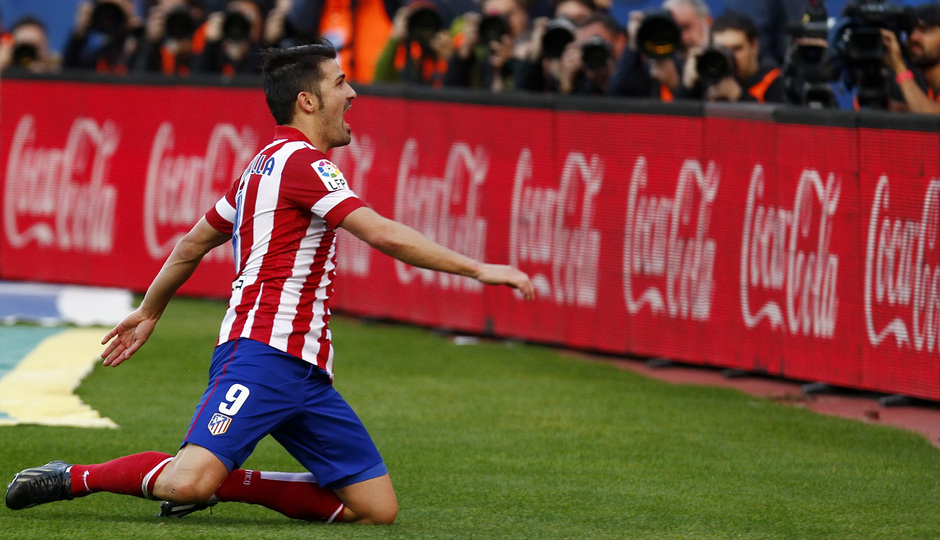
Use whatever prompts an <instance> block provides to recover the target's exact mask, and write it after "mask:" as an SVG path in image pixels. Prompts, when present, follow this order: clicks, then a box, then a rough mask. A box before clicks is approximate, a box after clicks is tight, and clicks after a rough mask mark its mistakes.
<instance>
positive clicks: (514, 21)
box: [444, 0, 529, 92]
mask: <svg viewBox="0 0 940 540" xmlns="http://www.w3.org/2000/svg"><path fill="white" fill-rule="evenodd" d="M525 1H526V0H483V6H482V13H475V12H468V13H465V14H464V15H462V16H461V17H459V18H458V20H457V21H455V23H454V30H455V31H456V33H457V36H456V38H455V40H456V41H455V48H454V52H453V54H451V57H450V60H449V61H448V63H447V73H446V75H445V77H444V85H445V86H460V87H466V88H484V89H489V90H491V91H493V92H499V91H502V90H507V89H510V88H512V87H513V86H514V85H513V82H512V73H513V66H512V64H511V60H512V59H513V57H514V54H515V52H516V51H515V47H516V45H517V42H518V41H519V40H520V38H521V37H522V36H524V35H525V33H526V32H527V30H528V29H529V14H528V11H527V5H526V4H525Z"/></svg>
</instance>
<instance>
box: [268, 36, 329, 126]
mask: <svg viewBox="0 0 940 540" xmlns="http://www.w3.org/2000/svg"><path fill="white" fill-rule="evenodd" d="M335 58H336V49H334V48H333V45H331V44H330V42H328V41H325V40H324V41H321V42H320V43H312V44H310V45H298V46H296V47H289V48H286V49H280V48H276V47H271V48H268V49H265V50H264V51H262V53H261V76H262V79H263V81H264V97H265V100H266V101H267V102H268V109H270V110H271V116H273V117H274V121H275V122H277V123H278V125H285V124H290V123H291V121H292V120H293V119H294V103H295V102H296V100H297V94H299V93H300V92H310V93H312V94H314V95H315V96H317V100H320V79H322V78H323V67H322V64H323V62H324V61H325V60H332V59H335Z"/></svg>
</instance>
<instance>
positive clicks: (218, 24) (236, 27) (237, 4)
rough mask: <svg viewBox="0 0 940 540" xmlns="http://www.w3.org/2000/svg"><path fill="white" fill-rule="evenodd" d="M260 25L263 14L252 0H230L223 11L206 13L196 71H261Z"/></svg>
mask: <svg viewBox="0 0 940 540" xmlns="http://www.w3.org/2000/svg"><path fill="white" fill-rule="evenodd" d="M263 28H264V14H263V12H262V10H261V6H260V5H259V4H258V2H256V1H254V0H230V1H229V2H228V4H227V5H226V7H225V10H223V11H214V12H212V13H209V16H208V17H207V18H206V27H205V40H206V41H205V47H204V48H203V51H202V55H201V56H200V58H199V71H200V72H203V73H219V74H222V75H223V76H225V77H231V76H233V75H235V74H237V73H260V72H261V63H260V56H259V54H260V52H261V48H262V33H263Z"/></svg>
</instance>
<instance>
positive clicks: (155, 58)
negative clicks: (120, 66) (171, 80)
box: [138, 0, 205, 76]
mask: <svg viewBox="0 0 940 540" xmlns="http://www.w3.org/2000/svg"><path fill="white" fill-rule="evenodd" d="M202 19H203V13H202V10H201V7H200V6H199V5H196V3H195V2H193V1H187V0H158V1H157V2H156V3H155V4H154V5H153V7H151V8H150V11H149V12H148V14H147V21H146V23H145V30H144V42H143V46H142V47H141V60H140V61H138V67H139V68H141V69H143V70H145V71H148V72H157V73H163V74H165V75H184V76H185V75H189V74H190V73H192V72H193V70H195V68H196V59H197V58H198V56H199V54H200V53H202V50H203V47H204V46H205V27H204V26H202V24H201V23H202Z"/></svg>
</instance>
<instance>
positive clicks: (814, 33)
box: [758, 3, 847, 109]
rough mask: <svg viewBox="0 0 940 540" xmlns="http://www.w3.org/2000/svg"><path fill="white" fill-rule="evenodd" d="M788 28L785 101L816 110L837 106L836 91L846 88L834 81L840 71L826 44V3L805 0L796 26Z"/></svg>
mask: <svg viewBox="0 0 940 540" xmlns="http://www.w3.org/2000/svg"><path fill="white" fill-rule="evenodd" d="M791 30H792V32H791V35H790V43H789V45H788V46H787V53H786V55H785V56H784V61H783V66H781V68H780V69H781V74H780V77H781V78H782V79H783V86H784V93H785V94H786V98H787V101H789V102H790V103H793V104H795V105H804V106H807V107H812V108H816V109H822V108H837V107H839V100H838V98H837V97H836V96H837V92H838V93H839V94H844V92H845V91H847V88H845V87H844V86H842V85H840V86H836V85H835V84H833V83H834V82H835V81H836V80H837V79H838V74H839V70H837V69H836V63H835V58H834V57H833V56H834V55H833V52H832V50H831V49H830V47H829V33H830V32H829V12H828V9H827V8H826V6H825V4H822V3H820V4H815V5H814V4H809V3H807V5H806V8H805V9H804V10H803V13H802V15H801V16H800V23H799V25H796V26H795V27H793V28H792V29H791ZM758 32H760V28H758ZM761 49H762V50H763V47H762V48H761Z"/></svg>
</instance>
